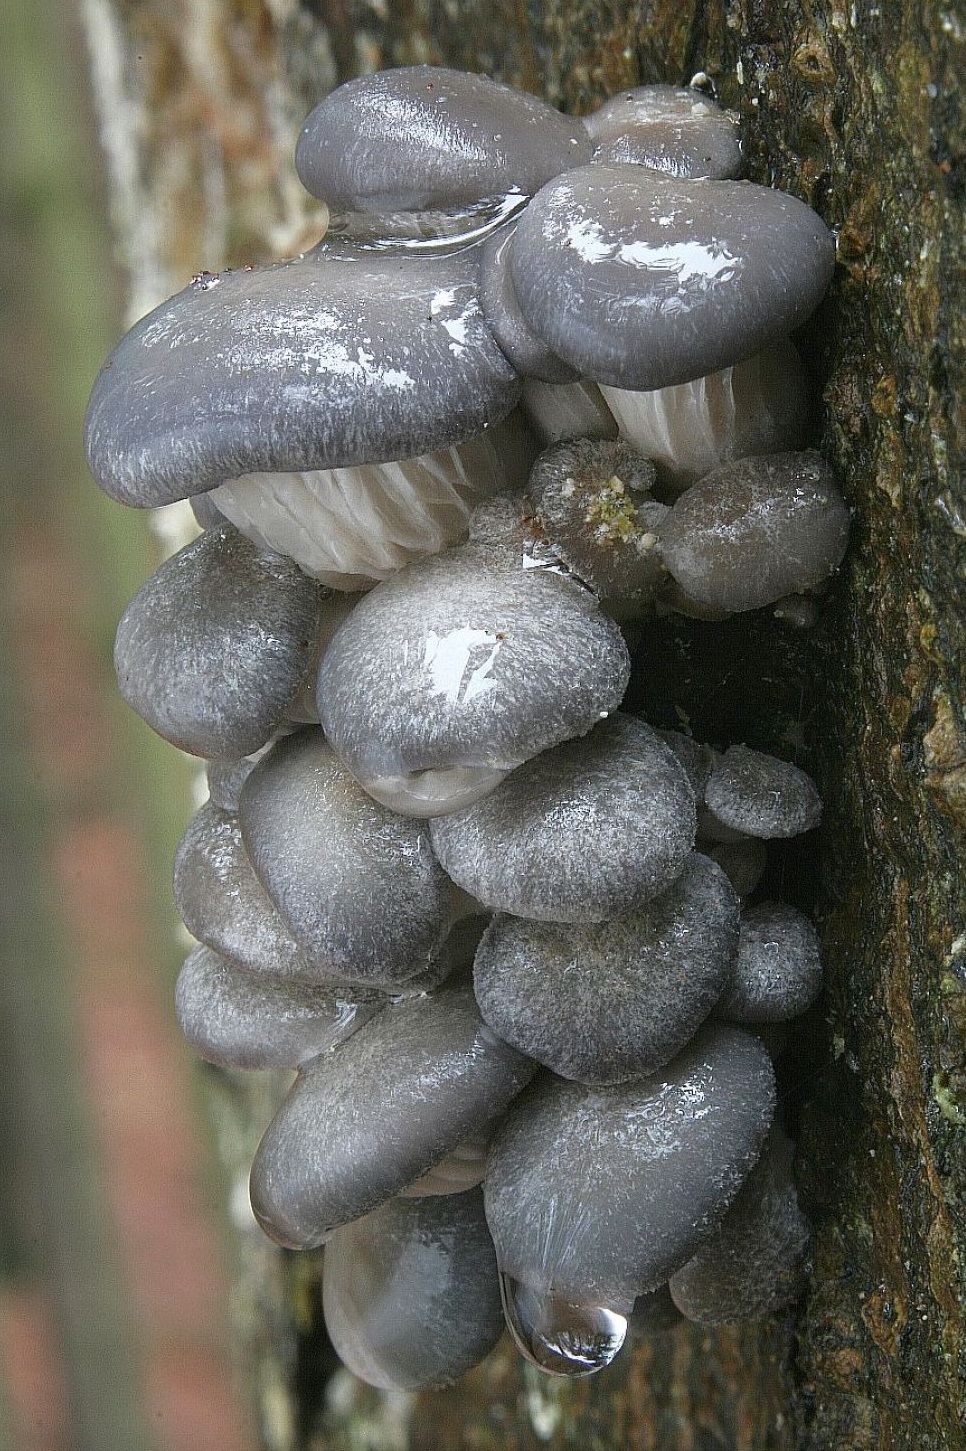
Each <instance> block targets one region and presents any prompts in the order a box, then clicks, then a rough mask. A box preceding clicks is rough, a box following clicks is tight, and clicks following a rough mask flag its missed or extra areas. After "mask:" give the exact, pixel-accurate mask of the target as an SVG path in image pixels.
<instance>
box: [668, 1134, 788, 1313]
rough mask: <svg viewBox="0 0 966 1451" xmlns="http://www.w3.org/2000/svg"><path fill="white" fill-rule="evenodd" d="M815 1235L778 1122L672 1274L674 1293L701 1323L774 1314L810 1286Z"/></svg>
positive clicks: (671, 1285)
mask: <svg viewBox="0 0 966 1451" xmlns="http://www.w3.org/2000/svg"><path fill="white" fill-rule="evenodd" d="M808 1242H809V1227H808V1221H807V1220H806V1218H805V1216H804V1215H803V1213H802V1211H801V1209H800V1208H799V1204H798V1196H797V1194H796V1192H795V1181H794V1179H793V1177H792V1145H791V1143H790V1142H789V1140H788V1139H787V1138H786V1137H785V1135H784V1134H783V1133H782V1132H781V1130H780V1129H772V1131H771V1133H770V1134H769V1136H768V1141H767V1143H766V1145H765V1148H764V1149H763V1150H762V1155H761V1158H760V1159H759V1161H758V1163H757V1164H756V1165H755V1167H754V1169H752V1171H751V1173H750V1175H749V1176H748V1178H747V1179H746V1180H745V1182H744V1184H743V1185H742V1187H741V1189H740V1191H739V1193H738V1197H737V1198H736V1199H735V1202H734V1204H732V1206H731V1208H730V1209H729V1210H728V1213H727V1214H726V1215H725V1217H724V1219H723V1220H722V1221H721V1223H720V1224H719V1225H718V1227H717V1228H716V1229H715V1230H714V1231H713V1233H712V1235H711V1237H710V1238H709V1239H708V1240H707V1241H706V1242H705V1243H704V1244H703V1245H702V1246H701V1248H700V1249H699V1250H698V1252H697V1254H696V1255H695V1256H694V1257H693V1259H690V1260H689V1261H688V1263H687V1264H686V1265H683V1266H682V1267H681V1269H679V1270H678V1271H676V1273H675V1274H673V1275H672V1276H671V1281H670V1291H671V1297H672V1299H673V1300H674V1303H675V1304H676V1305H677V1306H678V1308H679V1309H680V1310H681V1311H682V1312H683V1313H684V1314H685V1315H686V1316H687V1317H688V1319H689V1320H696V1321H698V1323H699V1324H701V1325H728V1324H731V1323H733V1322H734V1321H736V1320H755V1319H758V1318H760V1317H761V1316H763V1315H771V1314H774V1312H775V1311H776V1310H780V1309H782V1308H783V1307H784V1306H786V1305H788V1304H790V1303H791V1301H792V1300H794V1299H795V1297H796V1296H797V1295H798V1294H799V1292H800V1291H801V1289H802V1285H803V1278H804V1266H805V1255H806V1252H807V1249H808Z"/></svg>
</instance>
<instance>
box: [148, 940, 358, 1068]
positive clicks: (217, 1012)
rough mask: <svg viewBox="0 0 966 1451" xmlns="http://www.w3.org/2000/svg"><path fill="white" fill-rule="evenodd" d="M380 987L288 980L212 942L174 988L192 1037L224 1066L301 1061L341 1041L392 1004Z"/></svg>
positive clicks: (189, 962) (190, 960)
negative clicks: (242, 963)
mask: <svg viewBox="0 0 966 1451" xmlns="http://www.w3.org/2000/svg"><path fill="white" fill-rule="evenodd" d="M385 1004H386V999H385V997H384V996H383V995H382V994H381V993H374V992H366V990H365V989H359V990H354V991H353V994H352V995H351V996H350V995H349V994H348V993H346V991H345V989H340V988H336V987H332V986H329V987H320V986H315V985H310V984H306V983H301V982H281V981H279V980H278V979H272V978H266V977H264V976H261V975H258V974H256V973H251V972H246V971H245V969H244V968H241V967H239V966H238V965H237V964H236V963H233V962H229V961H228V959H227V958H224V957H220V956H219V955H218V953H217V952H212V950H211V948H209V947H205V946H198V947H196V948H195V949H194V950H193V951H192V952H190V953H189V954H188V957H187V958H186V959H185V963H184V966H183V967H182V969H181V972H180V974H179V976H178V983H177V987H176V988H175V1012H176V1013H177V1017H178V1024H179V1026H180V1028H181V1031H182V1033H183V1034H184V1036H185V1038H186V1039H187V1040H188V1042H189V1043H190V1044H191V1046H192V1048H194V1049H195V1051H196V1052H197V1053H200V1054H201V1056H202V1058H205V1059H207V1061H208V1062H209V1063H217V1064H220V1066H221V1067H223V1068H297V1067H298V1065H299V1064H300V1063H303V1062H304V1061H305V1060H306V1059H309V1058H313V1057H315V1055H316V1054H318V1053H325V1052H327V1051H328V1050H329V1049H331V1048H334V1047H335V1046H336V1045H337V1044H338V1043H341V1042H342V1041H343V1040H344V1039H345V1038H348V1037H349V1035H350V1034H351V1033H354V1032H356V1031H357V1029H359V1028H361V1027H362V1024H363V1023H365V1022H367V1021H368V1019H369V1018H371V1017H373V1016H374V1015H375V1014H376V1013H377V1012H379V1011H380V1009H381V1008H383V1007H385Z"/></svg>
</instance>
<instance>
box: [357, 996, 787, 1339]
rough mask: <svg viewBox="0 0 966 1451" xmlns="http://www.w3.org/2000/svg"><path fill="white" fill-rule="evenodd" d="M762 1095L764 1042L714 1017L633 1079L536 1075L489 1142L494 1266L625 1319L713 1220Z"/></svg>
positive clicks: (754, 1145) (764, 1123)
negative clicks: (610, 1083)
mask: <svg viewBox="0 0 966 1451" xmlns="http://www.w3.org/2000/svg"><path fill="white" fill-rule="evenodd" d="M370 1031H371V1029H370ZM352 1041H358V1038H357V1039H356V1040H352ZM349 1046H351V1041H350V1045H349ZM774 1102H775V1083H774V1073H773V1070H772V1065H771V1060H770V1058H769V1057H768V1054H767V1052H766V1051H765V1049H764V1047H763V1046H762V1044H761V1043H760V1042H759V1040H758V1039H757V1038H754V1037H752V1036H751V1034H749V1033H744V1032H741V1031H740V1030H738V1029H733V1028H729V1027H725V1026H723V1025H717V1026H714V1027H712V1028H711V1029H707V1030H705V1031H704V1032H703V1033H702V1034H701V1035H700V1036H699V1037H698V1038H697V1039H695V1041H694V1042H693V1043H692V1044H691V1045H690V1046H689V1047H688V1048H687V1049H686V1050H685V1051H684V1052H683V1053H682V1054H680V1056H679V1057H678V1058H676V1059H675V1060H674V1062H673V1063H672V1064H671V1065H670V1066H669V1067H668V1068H667V1069H666V1070H665V1071H664V1072H663V1073H662V1074H660V1075H659V1076H657V1077H655V1078H652V1079H649V1080H647V1081H644V1082H639V1083H632V1084H626V1085H624V1086H622V1087H619V1088H586V1087H583V1086H582V1085H580V1084H575V1083H567V1082H565V1081H564V1080H563V1079H560V1078H554V1077H552V1076H549V1075H547V1076H541V1077H540V1078H539V1079H537V1080H536V1082H535V1083H534V1084H533V1085H532V1086H531V1088H530V1089H528V1090H527V1092H526V1093H525V1094H523V1095H522V1096H521V1098H520V1100H519V1102H518V1103H517V1104H515V1105H514V1106H513V1108H512V1109H511V1110H510V1112H509V1114H508V1115H507V1117H506V1119H505V1121H504V1123H503V1125H502V1126H501V1128H500V1130H499V1132H498V1133H497V1135H496V1137H495V1139H494V1141H493V1143H492V1145H491V1147H490V1159H489V1164H488V1167H487V1175H486V1180H485V1182H484V1200H485V1204H486V1217H487V1222H488V1223H489V1226H490V1233H491V1234H492V1235H493V1240H494V1243H495V1245H496V1253H497V1261H498V1263H499V1265H500V1269H501V1271H502V1272H503V1273H504V1275H506V1276H508V1277H510V1278H511V1279H512V1280H514V1281H516V1282H520V1283H523V1284H525V1285H527V1286H529V1287H531V1288H532V1289H533V1290H535V1291H537V1292H540V1293H542V1294H546V1295H552V1296H554V1297H558V1298H562V1299H565V1300H567V1301H569V1302H572V1303H578V1304H580V1303H582V1304H590V1305H603V1306H609V1307H610V1308H611V1309H613V1310H617V1311H619V1312H620V1313H622V1314H624V1315H626V1314H627V1313H628V1312H629V1311H630V1308H631V1306H632V1304H633V1302H634V1299H635V1298H636V1297H637V1296H638V1295H641V1294H644V1293H645V1292H646V1291H649V1290H653V1289H656V1288H657V1287H658V1286H659V1285H662V1284H663V1283H664V1282H665V1281H666V1280H667V1279H668V1277H669V1275H671V1274H672V1273H673V1272H674V1271H675V1270H676V1269H679V1268H680V1267H681V1265H682V1264H684V1263H685V1262H686V1261H687V1260H688V1259H690V1257H691V1256H692V1255H693V1254H694V1253H695V1251H696V1250H697V1249H698V1247H699V1246H700V1244H701V1243H702V1241H703V1240H705V1239H706V1238H707V1237H708V1235H709V1234H710V1233H711V1231H712V1230H713V1228H714V1226H715V1225H716V1224H717V1223H718V1222H719V1221H720V1219H721V1218H722V1217H723V1215H724V1214H725V1211H726V1210H727V1209H728V1206H729V1205H730V1204H731V1202H732V1200H733V1199H734V1197H735V1195H736V1194H737V1192H738V1189H739V1188H740V1186H741V1184H742V1182H743V1180H744V1179H745V1178H746V1177H747V1175H748V1173H749V1171H750V1170H751V1168H752V1166H753V1164H754V1163H755V1160H756V1159H757V1157H758V1154H759V1152H760V1149H761V1146H762V1143H763V1142H764V1138H765V1134H766V1132H767V1130H768V1126H769V1124H770V1123H771V1118H772V1113H773V1110H774Z"/></svg>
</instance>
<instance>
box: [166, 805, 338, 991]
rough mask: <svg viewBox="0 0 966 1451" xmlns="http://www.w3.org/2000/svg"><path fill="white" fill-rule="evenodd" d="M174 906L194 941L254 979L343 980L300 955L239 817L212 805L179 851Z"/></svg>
mask: <svg viewBox="0 0 966 1451" xmlns="http://www.w3.org/2000/svg"><path fill="white" fill-rule="evenodd" d="M174 902H175V906H176V907H177V909H178V913H179V915H180V917H181V920H182V922H183V923H184V925H185V926H186V927H187V929H188V931H189V932H190V933H191V935H192V936H193V937H197V938H198V940H199V941H200V942H204V943H206V944H207V946H208V947H211V948H213V949H214V951H215V952H217V953H219V954H220V955H221V956H223V957H228V958H230V959H231V960H232V961H233V962H237V963H240V964H241V966H242V967H245V968H247V969H248V970H249V971H250V972H257V973H261V974H267V975H269V976H272V977H279V978H296V979H300V980H301V981H303V982H309V983H313V982H324V981H326V980H331V978H332V977H333V976H336V974H334V973H332V972H330V971H327V970H326V967H325V965H324V964H323V965H321V966H319V965H317V964H315V963H313V962H312V961H311V960H310V959H309V958H308V957H307V956H306V954H305V953H304V952H303V951H302V949H301V948H300V947H299V945H298V943H297V942H296V941H295V938H294V937H293V936H292V934H291V932H290V931H289V930H288V927H287V926H286V924H285V922H284V921H283V920H282V917H281V915H280V914H279V912H278V910H277V909H276V907H275V904H274V903H273V902H272V901H271V899H270V898H269V896H268V894H267V892H266V891H265V889H264V887H263V886H262V884H261V882H260V881H259V880H258V878H257V877H256V875H255V872H254V869H253V867H252V864H251V862H250V861H249V859H248V853H247V852H246V850H245V845H244V842H243V841H242V835H241V828H240V826H239V824H238V818H237V816H235V815H234V813H231V812H227V811H222V810H221V808H220V807H218V806H216V805H215V804H214V802H212V801H209V802H206V803H205V805H204V806H202V807H200V808H199V809H198V811H196V812H195V814H194V816H192V818H191V820H190V821H189V822H188V825H187V828H186V830H185V833H184V835H183V836H182V838H181V841H180V842H179V844H178V850H177V852H176V853H175V859H174Z"/></svg>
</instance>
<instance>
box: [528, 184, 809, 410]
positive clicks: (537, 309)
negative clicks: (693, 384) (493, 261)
mask: <svg viewBox="0 0 966 1451" xmlns="http://www.w3.org/2000/svg"><path fill="white" fill-rule="evenodd" d="M834 262H835V243H834V240H833V238H832V236H831V234H830V232H829V231H828V229H827V228H826V227H825V226H824V224H823V223H822V221H821V220H820V219H819V218H818V217H817V216H816V214H815V213H814V212H813V211H812V210H811V208H810V207H807V206H806V205H805V203H804V202H800V201H798V200H797V199H796V198H795V197H791V196H787V195H786V194H785V193H783V192H778V191H772V190H770V189H769V188H767V187H759V186H753V185H751V183H749V182H731V181H672V180H669V179H667V178H664V177H659V176H654V175H652V174H650V173H648V172H646V171H644V170H643V169H642V168H640V167H632V166H599V165H591V166H583V167H578V168H577V169H576V170H574V171H569V172H567V173H566V174H565V175H563V176H560V177H558V178H557V179H556V180H555V181H552V182H549V183H548V184H547V185H546V186H545V187H543V188H542V190H541V191H539V192H538V193H537V195H536V196H535V197H534V199H533V201H531V202H530V204H529V205H528V207H527V208H526V211H525V212H524V213H523V216H522V217H521V218H520V221H519V224H518V226H517V230H516V235H515V237H514V240H513V245H512V250H511V257H510V274H511V277H512V281H513V287H514V291H515V293H516V297H517V301H518V302H519V304H520V310H521V312H522V314H523V316H524V318H525V319H526V321H527V323H528V325H529V326H530V327H531V328H532V330H533V331H534V332H535V333H536V334H537V336H538V337H540V338H542V339H543V340H544V342H546V343H547V344H548V345H549V347H550V348H551V349H552V350H553V352H554V353H555V354H556V355H557V356H558V357H560V358H562V359H563V360H564V362H567V363H570V364H571V365H572V366H573V367H575V368H577V369H578V370H579V371H580V372H581V373H583V374H586V375H587V376H588V377H591V378H594V379H595V380H596V381H597V382H598V383H607V384H610V385H611V386H612V387H615V388H635V389H638V388H643V389H652V388H666V387H669V386H671V385H673V384H676V383H686V382H688V381H690V380H691V379H692V378H697V377H700V376H701V375H702V374H706V373H713V372H715V371H717V370H718V369H720V368H725V367H728V366H730V365H731V364H733V363H738V362H741V361H742V359H744V358H749V357H751V356H752V355H753V354H754V353H757V352H760V351H761V350H762V349H763V348H765V347H767V346H768V345H769V344H770V343H773V342H775V341H776V340H777V339H778V338H782V337H785V336H787V334H788V333H789V332H791V331H792V330H793V329H794V328H796V327H798V326H799V324H801V323H802V322H804V321H805V319H806V318H807V317H808V316H809V314H810V313H811V312H812V311H813V310H814V309H815V307H817V305H818V303H819V302H820V300H821V298H822V294H823V293H824V292H825V289H826V287H827V286H828V283H829V279H830V277H831V275H832V268H833V266H834ZM562 297H565V298H566V299H567V305H566V306H565V307H562V306H561V305H560V299H561V298H562Z"/></svg>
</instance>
